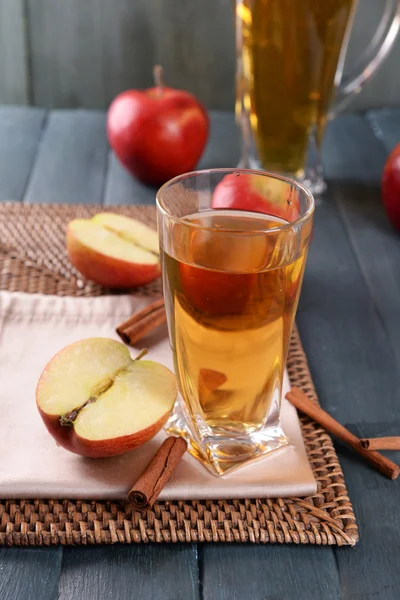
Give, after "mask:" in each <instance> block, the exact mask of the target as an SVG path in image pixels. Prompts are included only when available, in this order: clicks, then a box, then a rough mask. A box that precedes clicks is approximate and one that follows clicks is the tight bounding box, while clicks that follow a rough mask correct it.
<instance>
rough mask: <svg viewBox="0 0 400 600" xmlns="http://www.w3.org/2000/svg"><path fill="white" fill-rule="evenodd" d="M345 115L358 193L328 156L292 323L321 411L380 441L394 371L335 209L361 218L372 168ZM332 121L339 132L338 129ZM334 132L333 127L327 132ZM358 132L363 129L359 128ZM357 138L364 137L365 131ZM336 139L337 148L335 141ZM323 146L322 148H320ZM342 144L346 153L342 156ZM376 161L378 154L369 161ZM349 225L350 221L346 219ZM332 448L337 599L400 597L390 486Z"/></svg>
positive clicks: (396, 377)
mask: <svg viewBox="0 0 400 600" xmlns="http://www.w3.org/2000/svg"><path fill="white" fill-rule="evenodd" d="M346 119H347V121H345V124H346V129H347V131H348V133H349V136H350V138H351V139H353V141H354V144H355V145H356V149H357V152H355V151H354V150H355V148H354V147H352V146H351V145H348V139H347V137H346V138H343V137H341V138H340V148H339V149H338V153H340V154H341V157H340V161H342V162H343V165H344V167H343V168H344V179H346V177H347V175H348V168H349V167H348V162H347V161H350V162H351V164H352V165H354V169H353V171H354V173H355V177H358V178H360V177H361V176H362V173H364V176H365V179H366V181H367V183H365V184H364V186H362V187H361V188H360V187H359V186H357V185H352V186H350V185H349V184H348V183H346V182H340V170H339V169H338V160H337V161H336V162H335V156H332V160H333V164H335V169H336V170H335V179H336V178H337V179H338V180H336V181H331V183H330V187H329V188H328V193H327V194H326V197H325V198H324V201H323V203H322V204H321V205H320V206H319V207H318V208H317V211H316V221H315V228H314V239H313V242H312V244H311V248H310V253H309V259H308V265H307V269H306V276H305V280H304V285H303V291H302V296H301V301H300V307H299V311H298V316H297V322H298V325H299V329H300V333H301V337H302V341H303V344H304V347H305V350H306V352H307V355H308V358H309V362H310V366H311V371H312V374H313V378H314V382H315V384H316V387H317V392H318V395H319V398H320V401H321V405H322V406H323V408H325V409H326V410H328V411H329V412H330V413H331V414H332V415H333V416H334V417H335V418H336V419H338V420H339V421H340V422H341V423H343V424H344V425H345V426H347V427H348V428H350V429H351V430H352V431H353V432H354V433H356V434H358V435H363V434H364V432H365V434H372V431H371V425H372V428H373V429H375V431H374V434H376V435H379V434H380V433H378V431H379V432H382V435H388V432H390V433H392V434H394V433H395V432H396V431H399V429H400V420H399V416H398V414H399V413H398V408H397V407H398V404H399V400H400V397H399V389H400V374H399V370H398V366H397V361H396V356H395V354H394V352H393V346H392V340H391V338H390V337H389V334H388V327H387V326H388V324H389V323H390V324H391V325H393V321H392V320H391V321H386V323H385V321H383V319H382V314H383V312H382V309H381V307H380V306H379V304H378V303H377V299H376V298H375V297H373V296H372V295H371V293H370V286H369V285H368V284H367V282H366V280H365V279H364V276H363V272H362V271H361V269H360V265H359V262H358V260H357V256H356V255H355V253H354V246H352V242H351V240H350V238H349V235H351V236H353V233H354V231H353V230H350V229H349V228H348V227H347V226H346V225H345V224H344V222H343V220H342V214H341V212H340V211H339V210H338V206H337V198H338V194H340V197H341V202H342V204H344V205H346V206H347V205H348V204H351V203H353V202H357V203H358V205H359V207H360V211H361V212H363V210H364V209H363V207H364V201H365V194H366V193H368V192H369V190H370V188H371V183H370V180H371V179H372V180H373V179H374V177H375V174H376V173H377V171H378V167H376V173H375V174H374V172H372V174H371V172H370V170H371V169H372V165H371V163H370V160H371V156H370V147H369V146H366V144H365V143H364V142H365V138H364V137H363V136H362V135H361V134H360V129H361V126H360V123H357V121H356V120H354V121H351V120H349V119H348V118H346ZM338 121H339V123H338V131H339V130H341V127H342V126H343V123H342V124H341V123H340V119H339V120H338ZM353 125H354V129H352V126H353ZM335 127H336V125H335V123H333V124H332V131H331V135H333V136H334V129H335ZM365 127H366V128H367V129H368V127H367V125H366V124H365ZM358 134H360V137H359V139H358V143H357V136H358ZM364 134H365V135H366V136H368V134H367V133H366V131H364ZM331 141H332V140H331ZM337 141H338V143H339V139H338V140H337ZM332 143H333V141H332ZM327 147H328V148H329V145H328V146H326V147H325V150H327ZM346 147H348V148H349V152H348V154H347V155H346V156H345V157H343V155H342V153H343V152H345V149H346ZM351 148H352V150H351ZM330 151H331V150H330ZM359 160H360V161H361V164H360V163H359V162H358V161H359ZM380 160H381V158H380V156H379V154H377V156H376V161H377V164H378V163H379V161H380ZM325 164H326V167H327V168H328V167H329V165H330V154H329V153H328V152H327V153H326V154H325ZM362 165H363V166H362ZM327 170H328V171H329V168H328V169H327ZM349 219H350V220H352V215H349ZM376 231H377V235H380V236H381V237H384V236H385V234H384V233H382V231H381V230H380V228H379V227H376ZM352 239H353V237H352ZM397 242H398V244H397V247H396V248H395V249H394V252H395V256H396V257H397V261H399V257H400V247H399V240H397ZM365 251H366V250H365ZM374 252H377V251H376V248H375V247H374V243H370V248H369V252H368V254H367V255H366V257H365V260H368V257H369V256H371V255H372V253H374ZM378 252H379V251H378ZM364 273H365V271H364ZM388 293H389V295H390V293H391V291H389V292H388ZM384 318H386V317H384ZM387 318H388V319H391V317H387ZM383 432H385V433H383ZM336 447H337V449H338V454H339V458H340V462H341V464H342V467H343V470H344V473H345V478H346V482H347V484H348V489H349V494H350V497H351V498H352V501H353V505H354V508H355V513H356V516H357V519H358V522H359V527H360V538H361V542H360V544H359V545H358V546H357V548H356V549H355V550H351V551H350V552H346V551H341V550H334V553H335V557H336V561H337V564H338V568H339V575H340V582H341V598H343V599H344V600H361V599H363V600H364V599H371V600H372V599H375V598H379V599H380V600H394V599H395V598H397V597H398V596H399V594H400V576H399V573H398V569H396V568H393V564H391V561H390V560H389V556H397V555H398V553H399V550H400V548H399V539H400V537H399V533H400V531H399V528H400V522H399V520H398V519H397V518H396V517H394V515H395V514H397V513H396V511H397V508H396V503H397V498H398V493H399V484H398V482H397V481H396V482H389V481H387V480H386V479H385V478H384V477H382V476H381V475H379V474H377V473H375V472H373V471H372V470H371V469H370V468H369V467H368V466H367V465H366V464H363V463H362V461H361V460H360V459H359V458H358V457H356V456H355V454H354V453H352V452H351V451H349V450H346V449H344V448H343V447H342V446H341V445H340V444H336ZM391 457H392V458H393V459H394V460H395V461H397V462H398V461H399V459H400V453H393V454H391ZM378 507H379V508H378ZM355 573H357V576H355Z"/></svg>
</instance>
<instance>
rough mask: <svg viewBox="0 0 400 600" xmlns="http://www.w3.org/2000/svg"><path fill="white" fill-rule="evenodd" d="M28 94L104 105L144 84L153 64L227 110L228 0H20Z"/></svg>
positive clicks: (49, 101)
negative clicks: (25, 19)
mask: <svg viewBox="0 0 400 600" xmlns="http://www.w3.org/2000/svg"><path fill="white" fill-rule="evenodd" d="M28 3H29V8H30V10H29V30H30V39H31V61H32V75H33V97H34V102H35V104H39V105H44V106H48V107H65V106H71V107H74V106H82V107H85V108H105V107H107V106H108V104H109V103H110V101H111V100H112V99H113V97H114V96H115V95H116V94H117V93H119V92H120V91H121V90H123V89H127V88H130V87H139V88H141V87H148V86H150V85H152V66H153V64H155V63H157V62H161V63H162V64H163V66H164V68H165V74H166V77H167V81H168V83H169V84H170V85H171V86H175V87H178V88H180V87H183V88H185V89H188V90H189V91H192V92H193V93H194V94H196V95H197V96H198V97H199V99H200V100H202V101H203V102H205V104H207V105H208V106H210V107H214V108H233V88H234V54H235V50H234V39H233V11H232V3H231V0H218V2H215V1H214V0H203V1H202V2H190V1H188V0H183V1H182V0H145V1H144V0H142V1H139V2H130V1H129V0H116V1H115V2H108V0H87V1H85V2H81V0H70V1H69V2H63V1H62V0H28Z"/></svg>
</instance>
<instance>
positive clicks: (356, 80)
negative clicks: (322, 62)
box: [328, 0, 400, 119]
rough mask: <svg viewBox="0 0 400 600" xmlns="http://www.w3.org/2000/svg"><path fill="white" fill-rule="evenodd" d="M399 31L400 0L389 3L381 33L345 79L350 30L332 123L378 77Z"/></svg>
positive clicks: (337, 73) (342, 58)
mask: <svg viewBox="0 0 400 600" xmlns="http://www.w3.org/2000/svg"><path fill="white" fill-rule="evenodd" d="M399 29H400V0H386V6H385V10H384V12H383V15H382V18H381V21H380V23H379V26H378V29H377V30H376V33H375V35H374V36H373V38H372V40H371V41H370V43H369V44H368V46H367V47H366V49H365V50H364V52H363V54H362V55H361V56H360V59H359V61H358V63H357V65H356V67H355V68H354V69H353V71H352V72H351V73H350V74H349V75H347V76H346V77H343V64H344V59H345V55H346V50H347V45H348V42H349V37H350V30H351V27H349V28H348V31H347V34H346V39H345V43H344V44H343V48H342V54H341V57H340V60H339V65H338V68H337V71H336V78H335V87H336V96H335V98H334V100H333V104H332V107H331V109H330V111H329V113H328V118H329V119H332V118H333V117H336V115H337V114H338V113H339V112H340V111H341V110H342V109H343V108H344V107H345V106H346V104H347V103H348V102H349V101H350V100H351V99H352V98H353V97H354V96H356V95H357V94H358V93H359V92H360V91H361V89H362V88H363V87H364V85H365V84H366V82H367V81H369V80H370V79H371V77H372V76H373V75H374V74H375V73H376V71H377V70H378V69H379V67H380V66H381V64H382V63H383V61H384V60H385V58H386V56H387V55H388V54H389V52H390V50H391V48H392V46H393V44H394V42H395V40H396V37H397V34H398V32H399Z"/></svg>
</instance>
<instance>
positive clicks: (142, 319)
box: [116, 298, 167, 346]
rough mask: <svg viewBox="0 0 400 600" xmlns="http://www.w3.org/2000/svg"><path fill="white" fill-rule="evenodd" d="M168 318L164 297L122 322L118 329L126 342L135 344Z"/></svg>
mask: <svg viewBox="0 0 400 600" xmlns="http://www.w3.org/2000/svg"><path fill="white" fill-rule="evenodd" d="M166 320H167V315H166V313H165V304H164V298H159V299H158V300H155V301H154V302H152V303H151V304H149V305H148V306H146V307H145V308H143V309H142V310H139V311H138V312H136V313H135V314H134V315H132V316H131V317H130V318H129V319H128V320H127V321H125V322H124V323H121V325H119V326H118V327H117V329H116V331H117V333H118V335H119V336H120V337H121V338H122V340H123V341H124V342H125V343H126V344H129V345H130V346H133V345H134V344H135V343H136V342H138V341H139V340H140V339H141V338H143V337H145V336H146V335H148V334H149V333H151V332H152V331H153V330H154V329H155V328H156V327H159V326H160V325H162V324H163V323H165V321H166Z"/></svg>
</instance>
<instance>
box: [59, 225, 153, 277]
mask: <svg viewBox="0 0 400 600" xmlns="http://www.w3.org/2000/svg"><path fill="white" fill-rule="evenodd" d="M67 250H68V254H69V258H70V261H71V263H72V264H73V265H74V267H75V268H76V269H77V270H78V271H79V272H80V273H82V275H83V276H84V277H86V278H87V279H91V280H92V281H95V282H96V283H100V284H101V285H104V286H107V287H114V288H129V287H135V286H138V285H144V284H146V283H150V282H151V281H153V280H154V279H156V278H157V277H158V276H159V275H160V272H161V271H160V264H159V256H158V252H159V249H158V235H157V232H156V231H154V230H153V229H150V227H147V225H144V224H143V223H140V222H139V221H136V220H135V219H130V218H128V217H124V216H122V215H117V214H114V213H100V214H98V215H96V216H94V217H93V218H92V219H74V220H73V221H71V222H70V223H69V225H68V229H67Z"/></svg>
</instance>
